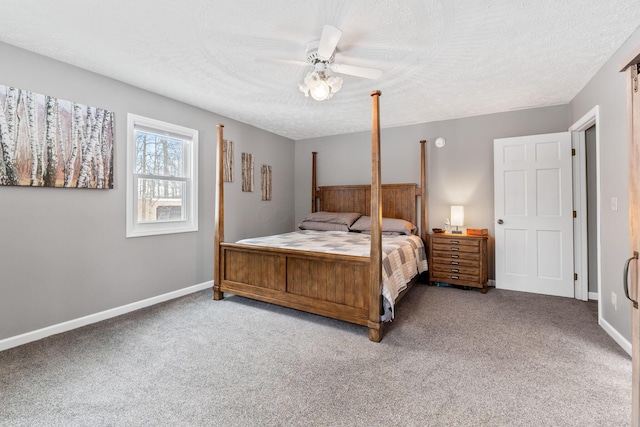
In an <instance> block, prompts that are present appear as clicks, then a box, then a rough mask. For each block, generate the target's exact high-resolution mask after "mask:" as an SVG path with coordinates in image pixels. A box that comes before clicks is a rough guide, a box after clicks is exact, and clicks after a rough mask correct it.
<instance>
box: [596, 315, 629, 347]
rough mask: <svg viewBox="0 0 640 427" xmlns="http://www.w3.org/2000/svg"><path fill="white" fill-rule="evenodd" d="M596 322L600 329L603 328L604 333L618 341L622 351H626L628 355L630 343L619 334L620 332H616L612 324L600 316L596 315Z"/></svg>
mask: <svg viewBox="0 0 640 427" xmlns="http://www.w3.org/2000/svg"><path fill="white" fill-rule="evenodd" d="M598 324H599V325H600V326H601V327H602V329H604V330H605V332H606V333H608V334H609V336H611V338H613V339H614V341H615V342H617V343H618V345H619V346H620V347H622V349H623V350H624V351H626V352H627V354H628V355H629V356H631V343H630V342H629V341H627V340H626V338H625V337H623V336H622V335H620V332H618V331H617V330H616V329H615V328H614V327H613V326H611V325H610V324H609V322H607V321H606V320H604V319H603V318H602V316H598Z"/></svg>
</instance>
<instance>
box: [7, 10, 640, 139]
mask: <svg viewBox="0 0 640 427" xmlns="http://www.w3.org/2000/svg"><path fill="white" fill-rule="evenodd" d="M2 18H3V19H2V21H3V22H2V25H0V40H1V41H4V42H6V43H9V44H13V45H16V46H19V47H22V48H25V49H28V50H31V51H34V52H37V53H40V54H43V55H46V56H49V57H52V58H55V59H58V60H61V61H64V62H67V63H70V64H73V65H76V66H79V67H82V68H85V69H87V70H91V71H94V72H96V73H100V74H103V75H106V76H109V77H112V78H114V79H117V80H121V81H123V82H126V83H129V84H132V85H135V86H138V87H141V88H144V89H147V90H149V91H152V92H156V93H159V94H162V95H165V96H167V97H170V98H174V99H177V100H180V101H183V102H186V103H189V104H192V105H196V106H198V107H201V108H203V109H206V110H209V111H212V112H215V113H218V114H221V115H224V116H227V117H230V118H233V119H236V120H239V121H241V122H244V123H249V124H252V125H254V126H257V127H259V128H262V129H266V130H268V131H271V132H274V133H276V134H279V135H283V136H286V137H289V138H292V139H295V140H299V139H305V138H311V137H318V136H325V135H332V134H342V133H349V132H356V131H364V130H368V129H369V128H370V122H371V102H370V97H369V94H370V92H371V91H372V90H381V91H382V97H381V99H380V104H381V107H380V108H381V125H382V126H383V127H391V126H399V125H405V124H412V123H425V122H432V121H438V120H446V119H451V118H459V117H467V116H474V115H480V114H487V113H493V112H500V111H508V110H516V109H523V108H531V107H539V106H549V105H558V104H565V103H567V102H569V101H570V100H571V99H572V98H573V97H574V96H575V95H576V94H577V93H578V92H579V91H580V90H581V89H582V88H583V87H584V85H585V84H586V83H587V82H588V81H589V79H590V78H591V77H592V76H593V75H594V74H595V73H596V71H597V70H598V69H599V68H600V67H601V66H602V65H603V64H604V63H605V62H606V60H608V59H609V58H610V57H611V55H612V54H613V53H614V52H615V51H616V50H617V49H618V48H619V47H620V45H621V44H622V43H623V42H624V41H625V40H626V39H627V38H628V37H629V35H631V33H632V32H633V31H634V30H635V29H636V28H637V27H638V24H640V7H638V1H637V0H535V1H534V0H484V1H478V0H423V1H419V0H387V1H374V0H350V1H339V0H317V1H303V0H299V1H295V0H215V1H212V0H183V1H179V2H178V1H175V0H109V1H97V0H57V1H42V0H2ZM324 24H330V25H333V26H335V27H338V28H340V29H341V30H342V31H343V36H342V38H341V40H340V42H339V43H338V52H337V53H336V62H340V63H344V64H349V65H358V66H364V67H371V68H379V69H381V70H382V71H383V75H382V77H381V78H380V79H379V80H367V79H362V78H357V77H353V76H345V75H343V76H342V77H343V78H344V83H343V87H342V90H341V91H340V92H338V93H337V94H336V95H334V96H333V98H331V99H330V100H327V101H322V102H318V101H314V100H313V99H311V98H305V97H304V95H303V94H302V93H301V92H300V91H299V89H298V83H299V82H301V81H302V80H303V78H304V76H305V74H306V72H308V71H309V69H308V68H305V67H301V66H297V65H290V64H283V63H265V62H264V60H268V59H271V58H277V59H293V60H300V61H304V58H305V45H306V44H307V43H308V42H310V41H313V40H317V39H319V37H320V33H321V31H322V26H323V25H324ZM261 60H262V61H261ZM0 83H4V82H0Z"/></svg>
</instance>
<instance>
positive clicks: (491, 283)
mask: <svg viewBox="0 0 640 427" xmlns="http://www.w3.org/2000/svg"><path fill="white" fill-rule="evenodd" d="M487 286H493V287H494V288H495V287H496V279H489V281H488V282H487Z"/></svg>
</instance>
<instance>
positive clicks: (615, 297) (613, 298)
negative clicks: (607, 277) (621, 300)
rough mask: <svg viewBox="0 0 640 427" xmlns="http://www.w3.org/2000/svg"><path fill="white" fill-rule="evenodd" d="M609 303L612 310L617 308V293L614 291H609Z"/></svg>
mask: <svg viewBox="0 0 640 427" xmlns="http://www.w3.org/2000/svg"><path fill="white" fill-rule="evenodd" d="M611 304H612V305H613V309H614V310H616V311H617V310H618V295H616V293H615V292H611Z"/></svg>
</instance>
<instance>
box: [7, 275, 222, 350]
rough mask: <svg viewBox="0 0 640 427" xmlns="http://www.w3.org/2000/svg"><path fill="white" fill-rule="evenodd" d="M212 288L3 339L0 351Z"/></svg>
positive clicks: (185, 290)
mask: <svg viewBox="0 0 640 427" xmlns="http://www.w3.org/2000/svg"><path fill="white" fill-rule="evenodd" d="M212 287H213V280H210V281H208V282H204V283H200V284H198V285H194V286H189V287H188V288H183V289H179V290H177V291H173V292H169V293H166V294H162V295H158V296H156V297H152V298H147V299H144V300H142V301H138V302H133V303H131V304H127V305H123V306H120V307H116V308H112V309H109V310H105V311H101V312H99V313H94V314H90V315H88V316H84V317H80V318H78V319H74V320H69V321H67V322H62V323H58V324H57V325H52V326H47V327H46V328H42V329H38V330H35V331H31V332H27V333H24V334H21V335H16V336H15V337H9V338H5V339H3V340H0V351H3V350H8V349H10V348H13V347H17V346H19V345H22V344H27V343H30V342H32V341H37V340H40V339H42V338H46V337H48V336H51V335H55V334H59V333H62V332H67V331H70V330H72V329H76V328H80V327H82V326H86V325H90V324H92V323H96V322H100V321H102V320H106V319H110V318H112V317H116V316H120V315H122V314H126V313H130V312H132V311H136V310H140V309H141V308H145V307H149V306H151V305H154V304H159V303H161V302H165V301H169V300H172V299H175V298H179V297H181V296H184V295H188V294H192V293H194V292H198V291H202V290H204V289H207V288H212Z"/></svg>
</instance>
